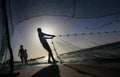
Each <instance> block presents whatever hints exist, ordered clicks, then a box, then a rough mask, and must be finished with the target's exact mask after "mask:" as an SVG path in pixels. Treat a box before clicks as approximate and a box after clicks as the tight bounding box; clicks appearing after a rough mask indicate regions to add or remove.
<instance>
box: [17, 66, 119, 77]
mask: <svg viewBox="0 0 120 77" xmlns="http://www.w3.org/2000/svg"><path fill="white" fill-rule="evenodd" d="M15 72H20V74H19V75H18V76H17V77H120V68H113V67H99V66H91V65H84V64H59V65H55V64H54V65H49V66H36V67H28V68H22V69H17V70H15Z"/></svg>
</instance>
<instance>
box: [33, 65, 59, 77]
mask: <svg viewBox="0 0 120 77" xmlns="http://www.w3.org/2000/svg"><path fill="white" fill-rule="evenodd" d="M31 71H32V70H31ZM59 73H60V71H59V68H58V65H51V66H48V67H46V68H43V69H42V70H40V71H38V72H37V73H35V74H34V75H32V76H31V77H60V75H59Z"/></svg>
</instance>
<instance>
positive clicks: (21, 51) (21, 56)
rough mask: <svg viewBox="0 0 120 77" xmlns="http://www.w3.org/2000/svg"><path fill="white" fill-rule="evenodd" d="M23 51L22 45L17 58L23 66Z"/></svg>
mask: <svg viewBox="0 0 120 77" xmlns="http://www.w3.org/2000/svg"><path fill="white" fill-rule="evenodd" d="M24 52H25V51H24V49H23V45H20V49H19V52H18V57H19V56H20V59H21V62H22V64H23V62H24V60H25V58H24Z"/></svg>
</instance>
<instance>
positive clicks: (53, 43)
mask: <svg viewBox="0 0 120 77" xmlns="http://www.w3.org/2000/svg"><path fill="white" fill-rule="evenodd" d="M51 41H52V45H53V48H54V51H55V53H56V55H57V58H58V59H59V60H60V63H63V61H62V59H61V58H60V57H59V56H58V53H57V50H56V48H55V45H54V42H53V40H52V39H51Z"/></svg>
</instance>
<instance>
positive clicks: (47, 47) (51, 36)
mask: <svg viewBox="0 0 120 77" xmlns="http://www.w3.org/2000/svg"><path fill="white" fill-rule="evenodd" d="M37 31H38V36H39V39H40V42H41V44H42V46H43V47H44V48H45V49H46V50H47V51H48V63H52V62H51V60H50V58H52V60H53V63H55V62H57V61H56V60H55V59H54V57H53V54H52V50H51V48H50V46H49V45H48V42H47V40H46V39H53V38H54V37H55V35H50V34H46V33H43V32H42V30H41V28H38V29H37ZM45 36H50V37H45Z"/></svg>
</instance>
